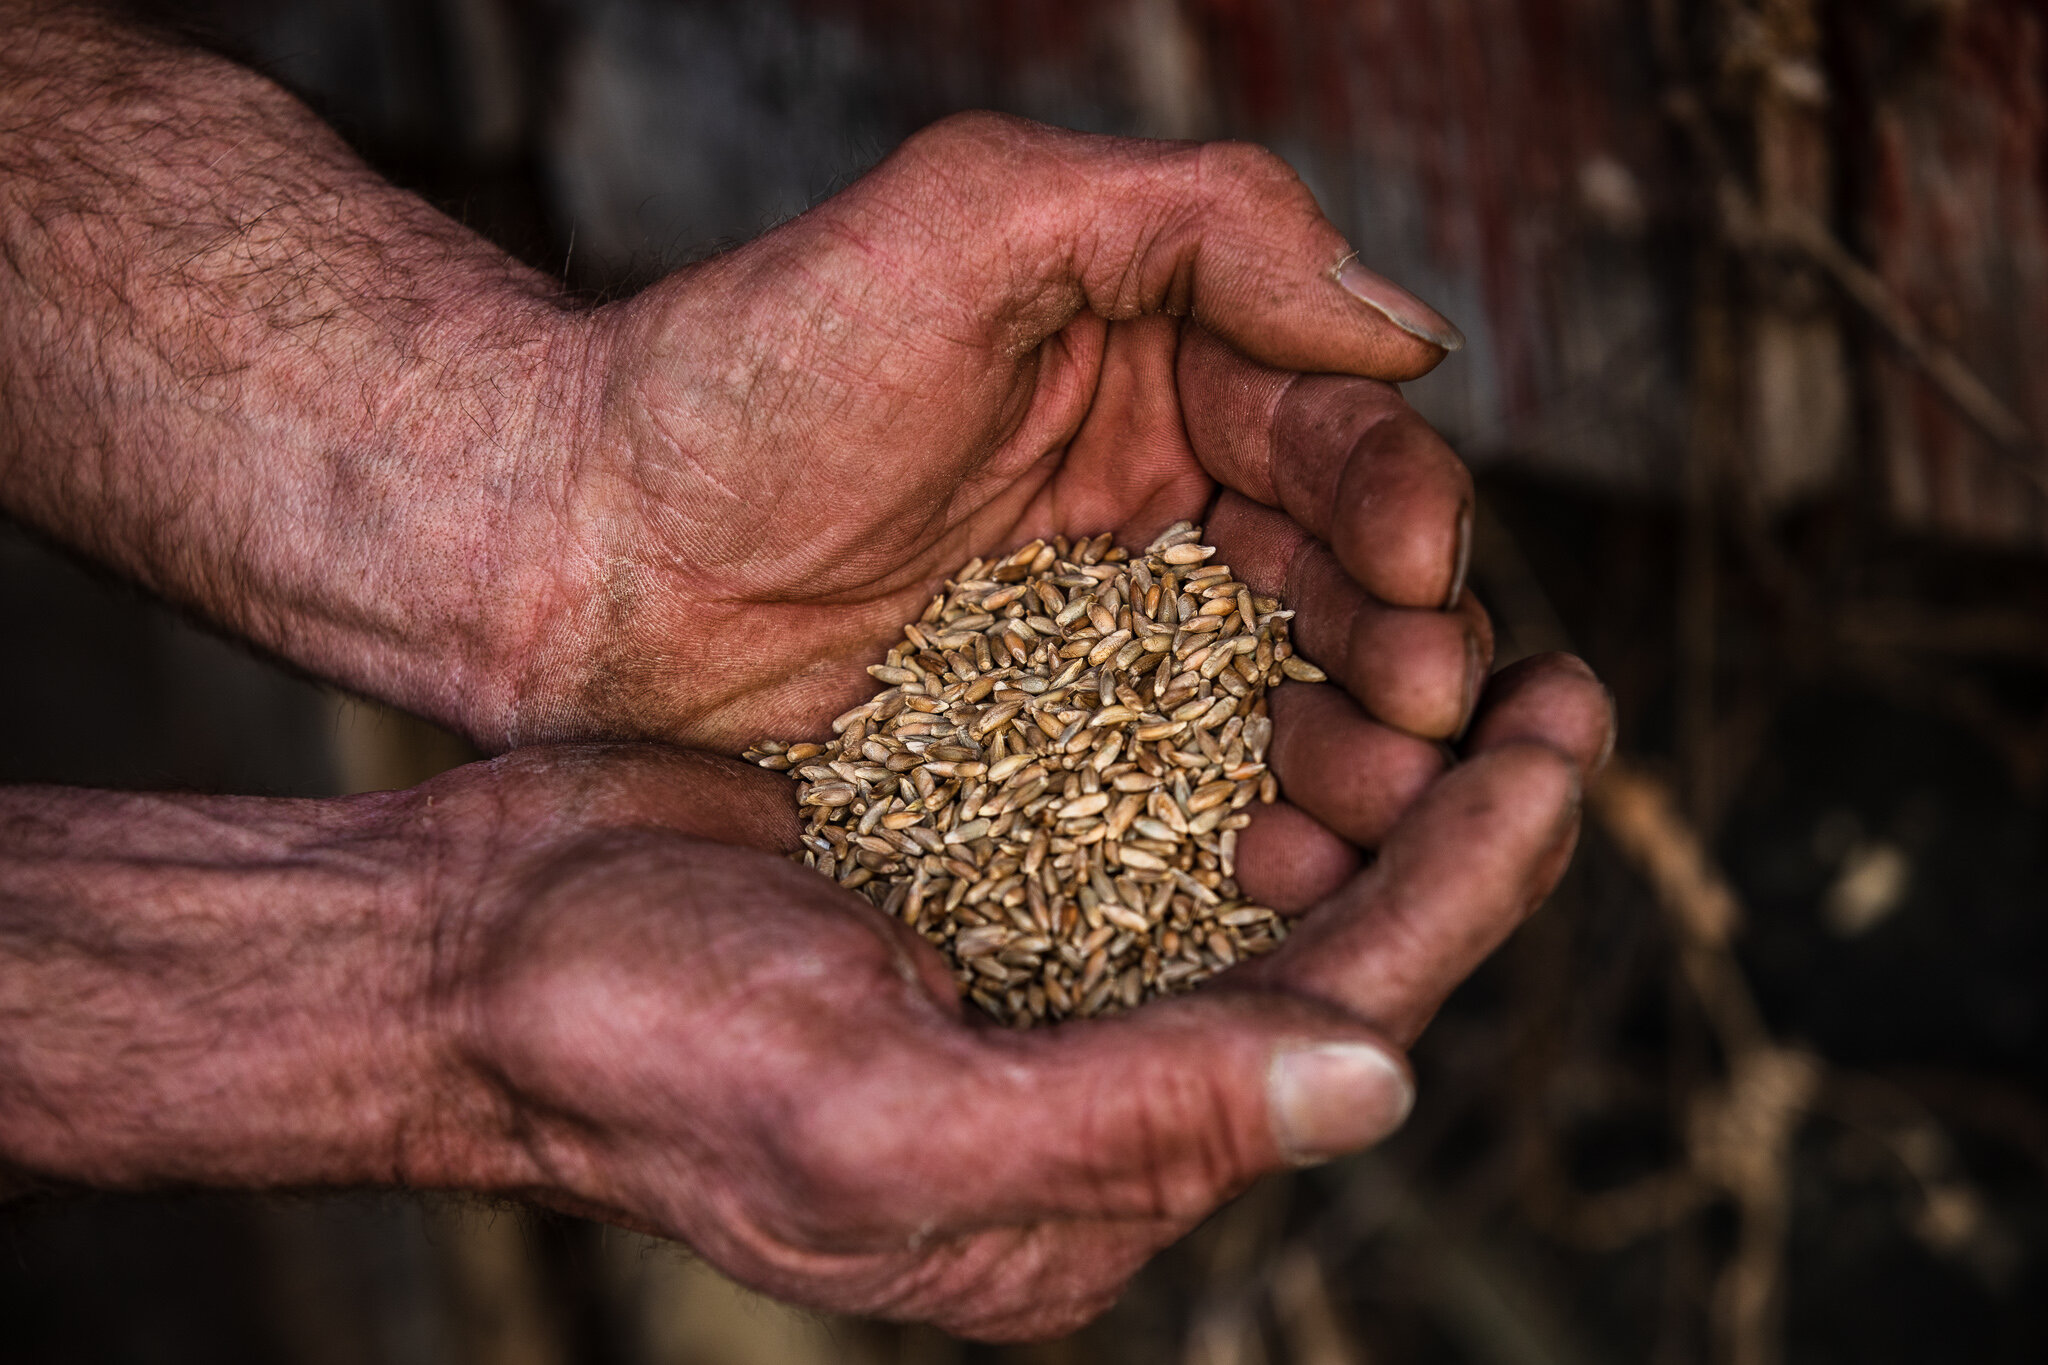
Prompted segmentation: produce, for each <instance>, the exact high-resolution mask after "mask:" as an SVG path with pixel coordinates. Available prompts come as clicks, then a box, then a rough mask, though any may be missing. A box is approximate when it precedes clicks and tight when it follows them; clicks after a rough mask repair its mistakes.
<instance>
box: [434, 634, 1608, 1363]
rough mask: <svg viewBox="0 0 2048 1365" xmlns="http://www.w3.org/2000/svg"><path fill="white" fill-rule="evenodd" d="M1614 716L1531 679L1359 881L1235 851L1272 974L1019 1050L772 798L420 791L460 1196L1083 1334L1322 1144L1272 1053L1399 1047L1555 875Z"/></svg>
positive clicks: (873, 1305) (997, 1326) (662, 775)
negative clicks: (482, 1085) (1291, 1138)
mask: <svg viewBox="0 0 2048 1365" xmlns="http://www.w3.org/2000/svg"><path fill="white" fill-rule="evenodd" d="M1298 690H1299V691H1302V692H1309V691H1326V690H1327V689H1298ZM1294 704H1306V699H1298V700H1297V702H1296V703H1294ZM1608 723H1609V722H1608V711H1607V703H1606V699H1605V696H1604V694H1603V693H1602V691H1601V690H1600V688H1599V686H1598V685H1597V684H1596V683H1594V682H1593V681H1592V680H1591V679H1590V677H1588V675H1587V674H1586V673H1585V671H1584V670H1583V668H1582V667H1581V666H1579V665H1578V664H1577V663H1576V662H1575V661H1572V660H1568V659H1564V658H1562V657H1550V658H1543V659H1537V660H1532V661H1529V662H1528V663H1526V664H1523V665H1519V666H1518V667H1517V668H1516V669H1515V670H1511V671H1510V672H1509V673H1507V674H1504V675H1502V679H1501V680H1500V682H1499V683H1498V684H1497V685H1496V687H1495V689H1494V692H1493V693H1492V694H1491V695H1490V696H1489V698H1488V700H1487V701H1486V702H1485V703H1484V705H1483V707H1482V710H1481V713H1480V717H1479V719H1478V721H1477V722H1476V723H1475V726H1474V729H1473V737H1472V751H1473V756H1472V758H1471V761H1470V762H1468V763H1465V764H1463V765H1461V766H1460V767H1459V768H1458V769H1457V770H1455V771H1454V772H1453V773H1451V774H1450V775H1449V776H1447V777H1445V778H1444V779H1443V780H1442V781H1440V782H1438V783H1437V784H1435V785H1434V786H1432V787H1431V788H1430V789H1429V791H1428V792H1427V793H1426V794H1425V795H1423V796H1422V797H1421V798H1420V800H1418V801H1417V802H1416V803H1415V804H1414V805H1413V806H1412V807H1411V808H1410V809H1409V810H1408V811H1407V812H1406V814H1405V815H1404V816H1403V817H1402V819H1401V820H1400V821H1399V822H1398V823H1397V824H1396V825H1395V827H1394V828H1393V830H1392V831H1391V832H1390V833H1389V834H1388V835H1387V836H1386V840H1385V843H1384V844H1383V846H1382V849H1381V854H1380V857H1379V859H1378V861H1377V862H1376V863H1375V865H1374V866H1373V867H1372V868H1370V869H1368V870H1365V871H1363V872H1351V871H1350V870H1349V869H1348V868H1335V867H1326V868H1324V869H1323V870H1322V872H1321V873H1320V874H1319V875H1320V876H1321V877H1323V878H1324V879H1325V880H1326V884H1321V885H1310V884H1307V883H1303V882H1301V881H1300V878H1301V876H1302V873H1301V870H1300V866H1299V864H1300V862H1301V859H1300V857H1299V856H1298V849H1297V847H1296V846H1295V843H1294V841H1293V840H1292V839H1291V838H1290V836H1289V832H1288V831H1286V830H1284V829H1271V830H1269V831H1268V837H1265V838H1262V839H1254V838H1252V837H1251V836H1250V833H1249V832H1248V833H1247V837H1246V839H1245V842H1244V846H1243V857H1242V863H1243V876H1244V880H1245V881H1246V882H1247V884H1251V885H1258V884H1262V883H1272V882H1274V881H1276V880H1283V879H1289V878H1292V879H1294V881H1295V886H1296V890H1297V892H1298V893H1300V894H1302V895H1304V896H1310V897H1312V903H1313V908H1311V909H1309V910H1308V912H1307V914H1306V917H1305V918H1304V919H1303V920H1302V922H1301V925H1300V927H1299V929H1298V930H1297V933H1296V935H1295V936H1294V937H1293V938H1292V939H1290V941H1289V942H1288V944H1286V945H1285V946H1283V947H1282V948H1281V949H1280V950H1279V951H1278V952H1277V953H1275V954H1274V955H1272V956H1271V957H1269V958H1265V959H1262V960H1260V961H1258V962H1256V963H1254V964H1250V965H1247V966H1244V967H1240V968H1238V969H1236V970H1234V971H1232V972H1230V973H1227V974H1226V975H1225V976H1224V977H1223V978H1221V979H1220V981H1219V983H1218V984H1217V985H1216V986H1214V987H1211V988H1209V989H1206V990H1204V991H1201V992H1197V993H1195V994H1194V995H1192V996H1188V997H1183V998H1179V999H1175V1000H1172V1001H1168V1002H1159V1003H1154V1004H1150V1005H1147V1006H1145V1007H1144V1008H1142V1009H1140V1010H1138V1011H1136V1012H1134V1013H1133V1014H1131V1015H1129V1016H1125V1017H1122V1018H1117V1019H1111V1020H1105V1021H1095V1022H1088V1023H1078V1024H1067V1025H1063V1026H1060V1027H1058V1028H1054V1029H1045V1030H1038V1031H1035V1032H1030V1033H1022V1034H1020V1033H1012V1032H1007V1031H1003V1030H998V1029H994V1028H991V1027H988V1026H986V1025H985V1023H981V1022H977V1020H978V1016H976V1015H975V1014H974V1013H973V1012H972V1011H971V1010H969V1011H965V1012H963V1010H962V1008H961V1006H960V1005H959V1003H958V1001H957V1000H956V998H955V995H954V990H953V987H952V985H951V982H950V981H949V979H948V976H947V973H946V971H945V968H944V966H943V964H942V963H941V962H940V960H939V958H938V956H937V954H936V953H935V952H934V951H933V950H932V949H931V948H930V947H929V946H927V945H925V944H924V943H923V942H922V941H921V940H919V939H917V938H916V936H915V935H913V934H912V933H910V932H909V931H908V930H907V929H905V928H903V927H902V926H900V925H897V924H895V923H893V922H891V921H889V920H887V919H886V918H884V917H883V916H881V915H879V914H877V913H876V912H875V911H874V910H872V909H871V908H870V907H869V906H868V905H867V903H866V902H864V901H863V900H861V899H860V898H858V897H856V896H854V895H852V894H851V893H849V892H845V891H842V890H840V889H838V888H836V887H834V886H832V885H831V884H830V883H829V882H826V881H825V880H823V879H822V878H819V877H817V876H816V875H815V874H813V873H810V872H807V871H805V870H804V869H802V868H801V867H798V866H796V865H794V864H792V863H790V862H788V861H787V860H786V859H785V858H783V857H781V856H779V855H780V854H781V853H782V852H783V851H786V850H787V849H788V848H790V847H793V846H794V840H795V835H796V829H797V825H796V819H795V812H794V807H793V804H792V801H791V797H790V791H789V787H788V784H787V783H786V782H784V781H783V780H782V779H780V778H777V777H774V776H771V775H769V774H765V773H762V772H759V771H758V770H752V769H748V768H745V767H742V766H740V765H738V764H734V763H732V762H730V761H729V760H721V759H713V758H710V757H709V756H705V755H692V754H675V753H671V752H663V751H660V750H647V749H634V748H630V747H628V748H624V749H618V748H612V749H605V748H569V749H556V748H547V747H543V748H538V749H529V750H523V751H520V752H519V753H515V754H513V755H511V756H508V757H507V758H504V759H500V760H497V761H496V762H494V763H492V764H488V765H479V766H477V767H473V768H467V769H461V770H458V771H457V772H455V773H452V774H449V775H448V776H446V777H444V778H441V779H437V780H436V782H434V783H431V784H429V785H428V786H427V787H425V788H422V789H420V792H419V793H418V794H416V797H415V799H417V798H418V796H419V795H422V794H423V795H425V796H432V797H433V798H434V807H433V809H434V810H435V811H436V812H437V817H436V819H437V823H438V826H439V828H440V829H441V831H442V834H441V839H442V841H443V848H444V853H443V855H442V856H443V859H444V863H445V865H444V867H443V869H442V871H441V872H440V873H439V874H438V875H437V876H436V878H435V879H434V882H435V885H436V886H440V887H446V888H448V889H449V891H448V896H449V899H448V902H447V903H446V904H443V905H442V906H441V908H440V911H439V913H441V914H442V915H444V916H446V917H448V918H449V919H450V922H451V923H452V924H454V925H457V926H459V928H457V929H451V930H450V931H449V933H448V934H447V935H446V937H447V938H448V939H449V940H450V941H453V942H459V943H461V944H462V945H464V946H463V947H462V948H461V950H460V951H459V952H457V953H456V954H455V955H454V957H453V959H452V961H453V962H455V963H456V964H457V965H455V966H454V967H453V968H452V969H451V975H450V977H449V981H450V983H451V984H450V986H449V987H448V992H449V996H450V998H451V999H452V1000H453V1001H454V1002H455V1005H454V1008H453V1010H452V1013H453V1014H454V1015H455V1017H457V1018H459V1019H460V1021H461V1023H460V1026H459V1028H458V1029H457V1036H458V1038H459V1046H458V1048H457V1051H458V1052H459V1053H460V1055H461V1056H462V1057H463V1058H464V1066H465V1068H466V1069H467V1072H468V1073H469V1074H473V1075H477V1076H481V1077H484V1078H487V1079H488V1082H489V1083H490V1085H491V1087H492V1090H493V1093H494V1094H495V1095H496V1096H497V1101H496V1103H497V1105H498V1106H499V1109H500V1112H501V1113H502V1115H503V1119H502V1126H503V1131H504V1133H505V1134H506V1138H505V1143H504V1147H503V1149H502V1150H501V1151H500V1153H499V1154H498V1155H496V1156H494V1157H492V1158H490V1159H488V1160H487V1161H484V1162H482V1163H481V1164H482V1165H483V1166H486V1167H488V1168H490V1169H491V1170H492V1174H491V1175H490V1176H489V1177H488V1179H486V1180H483V1181H481V1182H478V1181H477V1180H476V1170H477V1167H478V1165H479V1163H478V1162H477V1160H476V1159H475V1158H474V1157H471V1158H468V1169H470V1170H471V1172H472V1174H471V1176H470V1181H471V1183H481V1184H483V1185H484V1186H485V1187H487V1188H493V1189H497V1190H500V1191H502V1192H513V1193H520V1194H523V1195H526V1196H528V1197H531V1198H535V1199H538V1200H540V1201H542V1202H546V1203H550V1204H553V1205H555V1206H557V1207H562V1208H566V1209H571V1210H574V1211H578V1212H584V1213H589V1214H593V1215H596V1216H599V1217H603V1218H607V1219H609V1220H611V1221H614V1222H619V1223H622V1224H626V1225H629V1226H635V1227H639V1228H642V1229H645V1230H648V1231H651V1232H654V1233H658V1234H661V1235H665V1236H672V1237H678V1238H681V1239H683V1240H685V1241H687V1242H689V1243H690V1244H691V1245H692V1246H694V1247H696V1248H697V1249H698V1250H699V1251H700V1252H702V1253H703V1254H704V1255H705V1256H706V1257H707V1258H708V1259H710V1260H711V1261H713V1262H714V1263H716V1264H717V1265H719V1266H720V1267H722V1268H723V1269H725V1270H726V1271H728V1272H729V1273H731V1274H733V1275H735V1276H737V1277H738V1278H740V1279H742V1280H744V1281H746V1282H748V1283H750V1284H753V1285H756V1286H758V1287H760V1288H762V1289H764V1290H766V1291H767V1292H770V1293H773V1294H777V1295H780V1296H784V1297H787V1298H790V1299H794V1300H796V1301H798V1302H802V1303H806V1304H812V1305H816V1306H820V1307H825V1308H831V1309H836V1310H843V1311H849V1312H859V1313H872V1314H880V1315H884V1316H889V1317H895V1318H905V1319H915V1320H927V1321H932V1322H935V1323H937V1324H938V1325H940V1326H942V1327H945V1328H947V1329H948V1330H951V1331H954V1332H959V1333H963V1334H967V1335H972V1336H977V1337H987V1338H1003V1339H1008V1338H1039V1337H1045V1336H1051V1335H1056V1334H1059V1333H1062V1332H1065V1331H1068V1330H1071V1329H1072V1328H1074V1327H1076V1326H1078V1325H1080V1324H1081V1323H1083V1322H1085V1321H1086V1320H1088V1319H1089V1318H1090V1317H1092V1316H1094V1315H1095V1314H1097V1313H1099V1312H1100V1311H1101V1310H1102V1309H1104V1308H1105V1307H1107V1306H1108V1305H1109V1303H1111V1302H1112V1301H1113V1300H1114V1298H1115V1296H1116V1294H1117V1293H1118V1291H1119V1290H1120V1288H1121V1287H1122V1285H1123V1284H1124V1282H1125V1281H1126V1280H1127V1279H1128V1277H1129V1276H1130V1275H1131V1274H1132V1273H1133V1272H1134V1271H1135V1270H1136V1269H1137V1268H1138V1267H1139V1266H1140V1265H1141V1264H1143V1262H1144V1261H1145V1259H1146V1258H1147V1257H1149V1256H1150V1255H1151V1254H1153V1253H1154V1252H1155V1251H1157V1250H1158V1249H1159V1248H1160V1247H1162V1246H1164V1245H1166V1244H1167V1243H1168V1242H1170V1241H1172V1240H1174V1239H1175V1238H1177V1237H1179V1236H1180V1235H1182V1234H1183V1233H1185V1232H1186V1231H1187V1230H1188V1229H1189V1228H1190V1227H1192V1226H1193V1225H1194V1224H1195V1223H1196V1222H1197V1221H1199V1220H1200V1219H1202V1218H1203V1217H1205V1216H1207V1215H1208V1214H1209V1213H1210V1212H1212V1211H1213V1210H1214V1208H1215V1207H1216V1206H1217V1204H1218V1203H1220V1202H1221V1201H1223V1200H1225V1199H1227V1198H1229V1197H1230V1196H1231V1195H1233V1194H1235V1193H1236V1192H1237V1191H1239V1190H1240V1189H1242V1188H1243V1187H1244V1186H1245V1185H1246V1184H1247V1183H1249V1182H1250V1181H1251V1180H1252V1179H1254V1178H1255V1177H1256V1176H1258V1175H1259V1174H1261V1173H1263V1172H1265V1171H1269V1170H1273V1169H1277V1168H1282V1167H1285V1166H1287V1165H1290V1164H1292V1163H1293V1161H1294V1160H1296V1159H1298V1158H1299V1157H1300V1156H1304V1155H1306V1156H1323V1155H1330V1154H1331V1153H1328V1152H1312V1153H1291V1152H1288V1151H1284V1150H1282V1145H1281V1141H1280V1140H1279V1139H1278V1138H1277V1137H1276V1129H1275V1122H1276V1121H1275V1120H1274V1119H1273V1117H1272V1115H1271V1114H1270V1113H1269V1105H1268V1092H1267V1067H1268V1065H1269V1062H1270V1060H1271V1058H1272V1057H1273V1056H1274V1054H1275V1053H1276V1052H1277V1051H1279V1050H1282V1049H1284V1048H1286V1047H1288V1046H1290V1045H1300V1044H1305V1043H1306V1044H1322V1043H1328V1042H1331V1041H1344V1040H1367V1041H1376V1042H1378V1043H1379V1044H1380V1045H1382V1046H1393V1047H1400V1046H1405V1045H1406V1044H1407V1043H1408V1042H1409V1041H1410V1040H1411V1039H1412V1038H1413V1037H1414V1035H1415V1034H1416V1033H1417V1032H1418V1031H1419V1030H1420V1028H1421V1027H1422V1026H1423V1024H1424V1023H1425V1022H1426V1021H1427V1019H1428V1018H1429V1016H1430V1015H1431V1014H1432V1013H1433V1012H1434V1010H1435V1009H1436V1007H1437V1005H1438V1004H1439V1003H1440V1002H1441V1000H1442V998H1443V997H1444V995H1445V994H1446V993H1447V992H1448V991H1449V990H1450V989H1451V988H1452V986H1454V985H1455V984H1456V983H1457V981H1458V980H1459V979H1460V978H1461V977H1462V976H1463V975H1464V974H1465V973H1466V972H1467V971H1469V970H1470V969H1471V968H1472V967H1473V966H1474V965H1475V964H1476V963H1477V962H1478V961H1479V959H1480V958H1481V957H1483V956H1484V955H1485V954H1486V953H1487V952H1489V951H1491V949H1492V948H1493V947H1494V946H1495V945H1496V944H1497V943H1498V942H1499V940H1500V939H1501V937H1503V936H1504V935H1505V934H1506V933H1507V932H1508V931H1509V930H1510V929H1511V928H1512V927H1513V926H1514V925H1515V924H1517V923H1518V922H1519V921H1520V920H1521V918H1522V917H1523V916H1524V915H1525V914H1526V913H1527V912H1528V911H1529V910H1531V909H1532V908H1533V907H1534V906H1535V904H1536V903H1537V902H1538V901H1540V900H1541V898H1542V897H1543V895H1544V894H1545V893H1546V892H1547V891H1548V890H1549V888H1550V886H1551V884H1552V883H1553V882H1554V881H1555V880H1556V878H1557V876H1558V875H1559V874H1560V873H1561V871H1562V869H1563V866H1564V863H1565V860H1566V859H1567V858H1568V856H1569V853H1570V848H1571V844H1572V842H1573V839H1574V837H1575V835H1576V828H1577V825H1576V818H1577V799H1578V790H1579V784H1580V781H1581V779H1582V776H1583V774H1585V773H1586V772H1587V771H1589V770H1590V769H1591V768H1592V767H1593V766H1594V765H1595V764H1597V763H1598V762H1599V761H1600V758H1601V757H1602V753H1603V750H1604V746H1605V743H1606V737H1607V733H1608ZM736 843H738V844H746V845H751V847H739V846H736ZM757 850H758V851H757Z"/></svg>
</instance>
